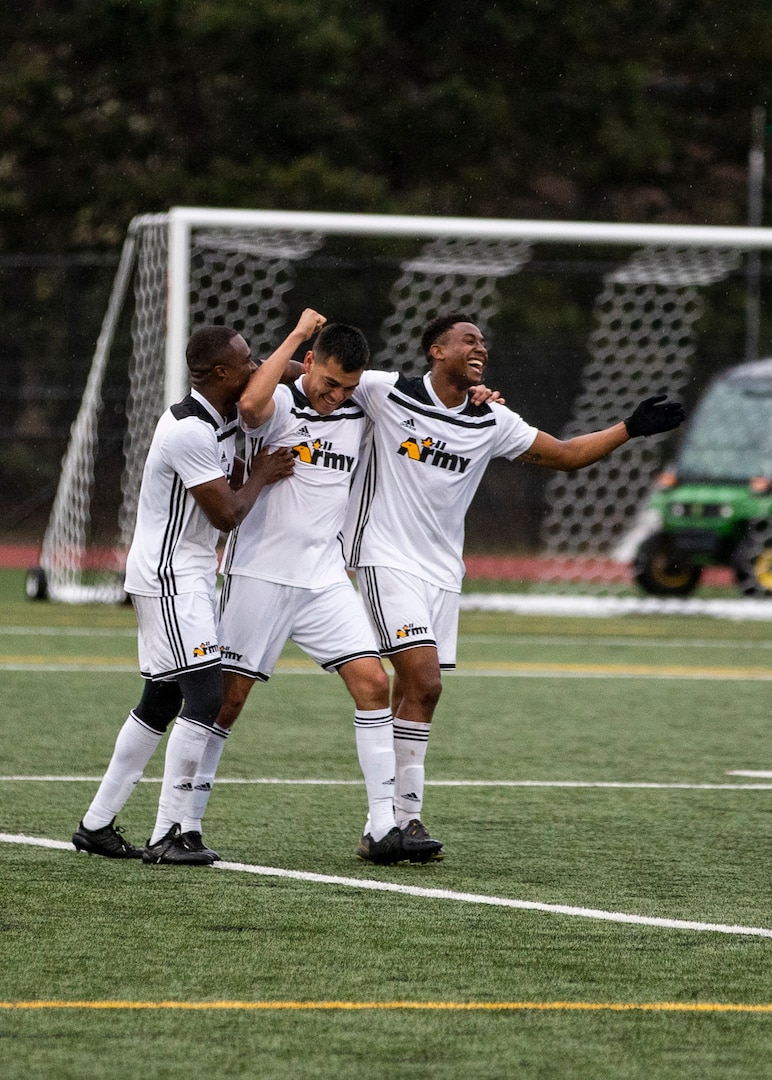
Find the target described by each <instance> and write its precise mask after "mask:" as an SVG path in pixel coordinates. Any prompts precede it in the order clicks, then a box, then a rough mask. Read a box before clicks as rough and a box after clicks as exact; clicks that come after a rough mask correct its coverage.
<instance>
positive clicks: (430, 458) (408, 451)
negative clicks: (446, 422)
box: [397, 438, 472, 473]
mask: <svg viewBox="0 0 772 1080" xmlns="http://www.w3.org/2000/svg"><path fill="white" fill-rule="evenodd" d="M447 445H448V444H447V443H446V442H444V441H443V440H442V439H430V438H426V439H420V440H419V439H413V438H410V439H405V441H404V442H401V443H400V444H399V447H398V449H397V453H398V454H400V455H404V456H405V457H407V458H408V459H409V460H410V461H419V462H421V463H422V464H424V465H436V466H437V468H438V469H447V470H448V472H458V473H463V472H466V468H467V465H468V464H469V462H470V461H471V460H472V459H471V458H468V457H461V455H460V454H451V453H449V452H448V451H447V450H446V447H447Z"/></svg>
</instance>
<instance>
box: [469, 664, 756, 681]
mask: <svg viewBox="0 0 772 1080" xmlns="http://www.w3.org/2000/svg"><path fill="white" fill-rule="evenodd" d="M462 667H463V668H465V669H467V670H471V671H538V672H544V673H549V672H551V671H555V672H561V673H565V672H570V673H571V674H574V675H674V676H684V677H694V676H695V675H696V676H699V675H702V676H705V677H706V678H710V677H712V678H727V679H769V678H770V677H772V668H758V667H757V668H746V667H714V666H709V667H694V666H693V665H691V664H562V663H555V662H551V663H532V662H529V661H516V660H502V661H501V662H498V663H497V662H496V661H495V660H493V661H491V660H487V661H475V660H472V661H467V660H465V661H463V663H462Z"/></svg>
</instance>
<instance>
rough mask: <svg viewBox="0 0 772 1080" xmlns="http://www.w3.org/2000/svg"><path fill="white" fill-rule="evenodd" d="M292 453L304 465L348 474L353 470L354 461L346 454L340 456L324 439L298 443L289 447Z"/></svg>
mask: <svg viewBox="0 0 772 1080" xmlns="http://www.w3.org/2000/svg"><path fill="white" fill-rule="evenodd" d="M291 449H292V453H293V454H294V455H295V457H296V458H297V459H298V461H302V462H303V463H304V464H306V465H319V466H321V467H322V468H323V469H338V470H339V471H340V472H346V473H350V472H351V470H352V469H353V468H354V459H353V457H350V456H349V455H348V454H340V453H338V452H337V451H336V450H335V449H334V448H333V444H332V443H331V442H328V441H327V440H326V439H314V441H313V442H310V443H307V442H305V443H298V444H297V445H296V446H293V447H291Z"/></svg>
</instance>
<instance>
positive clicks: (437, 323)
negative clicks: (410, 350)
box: [421, 311, 474, 360]
mask: <svg viewBox="0 0 772 1080" xmlns="http://www.w3.org/2000/svg"><path fill="white" fill-rule="evenodd" d="M460 322H468V323H473V322H474V319H473V318H472V317H471V316H469V315H464V314H463V313H462V312H460V311H449V312H448V313H447V315H438V316H437V318H436V319H432V321H431V322H430V323H428V324H427V326H426V328H425V330H424V332H423V333H422V334H421V348H422V349H423V351H424V356H425V357H426V359H427V360H431V357H430V356H429V350H430V349H431V347H432V345H434V343H435V341H438V340H439V339H440V338H441V337H442V335H443V334H446V333H447V332H448V330H450V328H451V326H455V325H456V323H460Z"/></svg>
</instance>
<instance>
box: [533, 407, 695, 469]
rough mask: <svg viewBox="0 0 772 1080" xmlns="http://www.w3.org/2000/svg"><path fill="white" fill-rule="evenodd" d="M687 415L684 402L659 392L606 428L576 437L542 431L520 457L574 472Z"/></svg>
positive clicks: (675, 423)
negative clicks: (571, 437)
mask: <svg viewBox="0 0 772 1080" xmlns="http://www.w3.org/2000/svg"><path fill="white" fill-rule="evenodd" d="M685 416H686V413H685V412H684V407H683V405H681V403H680V402H678V401H668V400H667V396H666V395H665V394H658V395H656V396H654V397H650V398H646V400H645V401H642V402H641V403H640V405H638V406H637V408H636V409H635V411H634V412H633V413H632V414H631V415H630V416H628V417H627V419H626V420H621V421H620V422H619V423H618V424H614V425H613V426H612V427H609V428H604V429H603V431H591V432H589V433H588V434H587V435H577V436H575V437H574V438H573V439H556V438H554V437H553V436H552V435H548V434H547V432H546V431H540V432H539V433H538V435H537V436H536V438H535V439H534V441H533V443H532V444H531V446H530V447H529V449H528V450H526V452H525V453H524V454H521V455H520V457H519V458H518V461H526V462H529V463H530V464H532V465H543V466H545V467H546V468H548V469H559V470H560V471H561V472H574V470H576V469H583V468H585V467H586V466H587V465H593V464H594V463H595V462H596V461H600V460H601V458H604V457H606V456H607V455H608V454H611V453H613V451H614V450H617V449H618V448H619V447H620V446H623V445H624V444H625V443H626V442H629V440H630V439H633V438H635V437H636V436H638V435H658V434H660V433H662V432H664V431H672V430H673V428H677V427H678V425H679V424H681V423H683V421H684V419H685Z"/></svg>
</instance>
